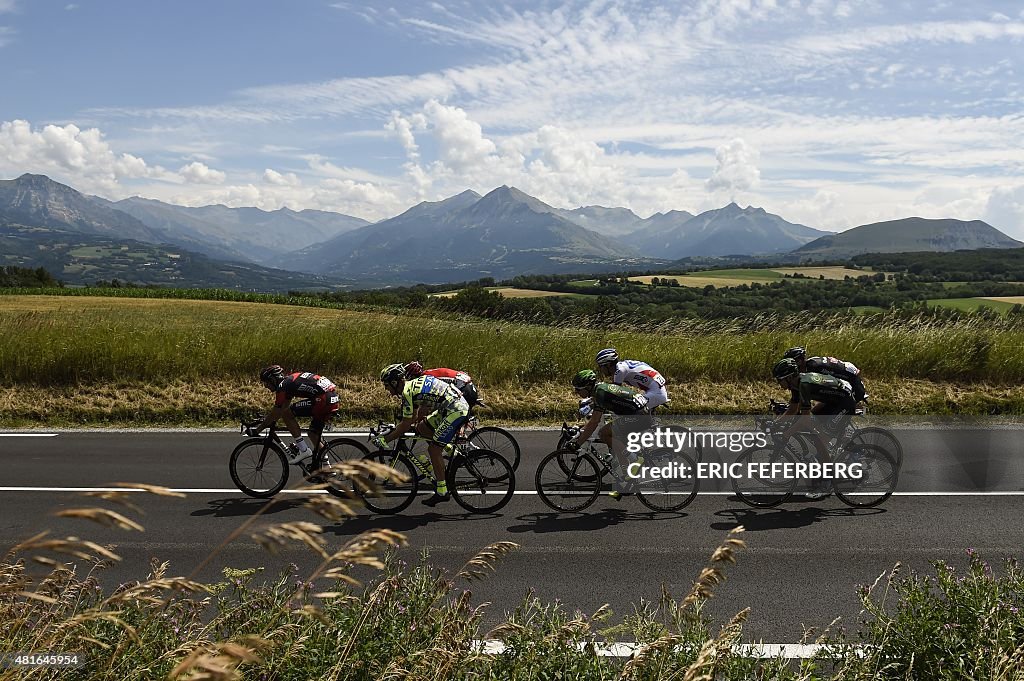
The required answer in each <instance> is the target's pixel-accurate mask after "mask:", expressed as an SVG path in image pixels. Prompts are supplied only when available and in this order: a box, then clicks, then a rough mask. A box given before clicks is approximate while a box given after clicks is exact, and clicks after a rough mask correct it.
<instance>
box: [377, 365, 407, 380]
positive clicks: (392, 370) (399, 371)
mask: <svg viewBox="0 0 1024 681" xmlns="http://www.w3.org/2000/svg"><path fill="white" fill-rule="evenodd" d="M404 380H405V365H404V364H389V365H388V366H386V367H384V370H383V371H381V372H380V382H381V383H383V384H384V385H387V384H389V383H396V382H398V381H404Z"/></svg>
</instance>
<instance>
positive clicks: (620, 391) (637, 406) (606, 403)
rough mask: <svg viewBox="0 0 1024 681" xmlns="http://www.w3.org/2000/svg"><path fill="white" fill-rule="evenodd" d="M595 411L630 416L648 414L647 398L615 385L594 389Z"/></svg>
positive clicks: (605, 385) (600, 386)
mask: <svg viewBox="0 0 1024 681" xmlns="http://www.w3.org/2000/svg"><path fill="white" fill-rule="evenodd" d="M594 411H599V412H602V413H609V412H610V413H612V414H618V415H620V416H628V415H632V414H644V413H646V412H647V398H646V397H644V396H643V394H641V393H638V392H637V391H635V390H630V389H629V388H625V387H623V386H621V385H615V384H614V383H598V384H597V385H596V386H595V387H594Z"/></svg>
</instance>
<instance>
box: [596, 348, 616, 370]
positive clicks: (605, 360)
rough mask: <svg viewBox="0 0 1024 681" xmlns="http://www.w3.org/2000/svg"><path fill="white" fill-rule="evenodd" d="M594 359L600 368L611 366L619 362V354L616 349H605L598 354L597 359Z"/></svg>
mask: <svg viewBox="0 0 1024 681" xmlns="http://www.w3.org/2000/svg"><path fill="white" fill-rule="evenodd" d="M594 359H595V361H596V362H597V364H598V366H600V365H602V364H611V363H613V362H618V361H619V353H617V352H616V351H615V348H605V349H604V350H602V351H601V352H599V353H597V357H595V358H594Z"/></svg>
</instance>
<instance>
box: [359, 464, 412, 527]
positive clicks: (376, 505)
mask: <svg viewBox="0 0 1024 681" xmlns="http://www.w3.org/2000/svg"><path fill="white" fill-rule="evenodd" d="M365 458H366V460H367V461H373V462H376V463H379V464H383V465H385V466H388V467H390V468H392V469H394V471H395V473H396V474H397V475H394V476H392V475H388V474H386V473H385V474H380V475H367V476H366V477H365V485H362V484H359V483H360V482H363V481H362V480H356V481H355V482H356V488H357V492H358V494H359V496H360V497H361V498H362V500H363V504H364V505H365V506H366V508H368V509H369V510H371V511H373V512H374V513H381V514H384V515H392V514H395V513H401V512H402V511H404V510H405V509H406V508H408V506H409V504H411V503H412V501H413V499H415V498H416V491H417V490H418V489H419V486H420V483H419V479H418V478H417V476H416V467H415V465H413V463H412V461H410V460H409V457H407V456H406V455H405V454H404V453H403V452H397V453H396V452H395V451H394V450H391V449H382V450H380V451H376V452H371V453H370V454H367V455H366V457H365ZM399 477H404V478H405V480H404V481H403V480H401V479H399Z"/></svg>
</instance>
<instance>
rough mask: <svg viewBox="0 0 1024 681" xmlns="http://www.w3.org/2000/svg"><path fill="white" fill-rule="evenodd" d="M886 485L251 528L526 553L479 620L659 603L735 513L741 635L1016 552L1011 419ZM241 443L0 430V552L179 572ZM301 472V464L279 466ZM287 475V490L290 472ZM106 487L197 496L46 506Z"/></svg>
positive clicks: (496, 584)
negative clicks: (56, 554) (56, 550)
mask: <svg viewBox="0 0 1024 681" xmlns="http://www.w3.org/2000/svg"><path fill="white" fill-rule="evenodd" d="M516 435H517V437H518V439H519V441H520V444H521V446H522V448H523V451H524V458H523V463H522V465H521V467H520V475H519V476H518V488H519V489H520V490H521V491H526V492H528V491H530V490H532V489H533V472H534V470H535V468H536V464H537V462H538V461H539V459H540V457H541V456H543V455H544V454H545V453H547V452H548V451H550V449H551V448H552V446H553V444H554V441H555V440H556V439H557V433H553V432H542V431H523V432H517V433H516ZM898 435H899V436H900V438H901V441H902V442H903V445H904V450H905V461H904V468H903V471H902V473H901V477H900V488H899V490H898V493H897V495H895V496H893V497H892V498H891V499H889V501H888V502H887V503H886V504H885V505H884V506H883V507H882V508H878V509H865V510H854V509H849V508H847V507H845V506H843V505H842V504H841V502H839V501H838V500H837V499H835V498H834V497H831V498H828V499H825V500H823V501H820V502H806V501H804V502H794V503H791V504H788V505H786V506H784V507H782V508H777V509H768V510H756V509H752V508H749V507H747V506H745V505H743V504H742V503H740V502H739V501H738V500H736V499H735V498H733V497H731V496H729V495H728V494H701V495H700V496H699V497H698V498H697V499H696V500H695V501H694V502H693V504H691V505H690V506H688V507H687V508H686V509H684V512H682V513H680V514H676V515H653V514H650V513H648V512H646V509H645V508H644V507H642V506H641V505H640V504H639V502H637V501H636V500H635V499H628V498H627V499H624V500H623V501H621V502H614V501H612V500H610V499H607V498H602V499H601V500H599V501H598V502H597V503H596V504H595V505H594V506H592V507H591V508H590V509H588V511H587V512H585V513H583V514H578V515H556V514H553V513H552V512H550V510H549V509H548V508H547V507H546V506H544V505H543V504H542V503H541V501H540V500H539V499H538V498H537V497H536V496H535V495H532V494H517V495H516V497H515V498H514V499H513V500H512V502H511V503H510V504H509V505H508V506H506V507H505V508H504V509H503V510H502V511H501V512H500V513H499V514H496V515H493V516H486V517H480V516H467V515H465V514H464V513H463V512H462V509H461V508H460V507H458V506H457V505H455V504H454V502H453V503H450V504H445V505H442V506H440V507H438V508H436V509H429V508H427V507H424V506H422V505H421V504H419V503H418V502H417V503H415V504H414V505H413V506H411V507H410V508H409V509H407V511H406V512H405V513H403V514H402V515H400V516H395V517H381V516H369V515H361V516H359V517H357V518H355V519H352V520H348V521H346V522H343V523H330V522H327V521H323V520H322V519H320V518H318V517H317V516H313V515H312V514H311V513H310V512H309V511H307V510H305V509H303V508H302V507H301V504H302V503H303V500H304V498H303V497H302V496H300V495H295V494H285V495H281V497H279V499H280V501H279V502H278V503H277V504H275V505H274V506H273V507H272V508H271V509H270V510H269V511H268V512H266V513H265V517H264V518H262V519H260V520H259V522H260V523H264V522H265V523H278V522H284V521H290V520H313V521H314V522H322V523H325V524H326V529H325V536H326V537H327V539H328V542H329V545H330V546H332V547H333V546H337V545H339V544H340V543H341V542H344V541H345V540H347V539H349V538H350V537H352V536H354V535H356V534H358V533H359V532H362V531H364V530H367V529H371V528H377V527H386V528H391V529H394V530H397V531H400V532H403V533H405V534H406V535H407V537H408V541H409V547H408V548H407V549H405V550H404V551H405V554H406V555H405V558H406V560H415V559H416V557H417V555H418V553H419V552H420V551H422V550H428V551H429V552H430V555H431V561H432V562H433V563H434V564H435V565H438V566H440V567H444V568H448V569H458V568H459V567H460V566H461V565H462V564H463V563H464V562H465V561H466V560H468V559H469V558H470V557H472V556H473V555H474V554H475V553H476V551H477V550H478V549H480V548H481V547H483V546H485V545H486V544H489V543H492V542H495V541H499V540H508V541H514V542H516V543H518V544H520V545H521V546H522V548H521V549H520V550H519V551H517V552H515V553H513V554H511V555H509V556H507V557H506V558H505V559H503V561H502V562H501V563H500V565H499V567H498V573H497V574H496V575H495V576H493V577H491V578H489V579H488V580H486V581H484V582H483V583H479V584H476V585H474V586H473V587H472V589H473V591H474V595H475V600H476V601H477V602H489V603H491V605H490V606H489V612H490V615H489V619H491V620H492V621H493V620H495V619H497V618H498V617H500V614H501V612H502V611H504V610H508V609H511V608H514V607H515V606H516V605H517V604H518V603H519V602H520V601H521V599H522V598H523V597H524V595H525V594H526V593H527V591H528V590H530V589H533V590H534V591H535V592H536V594H537V595H539V596H540V597H542V598H544V599H549V600H553V599H556V598H557V599H560V600H561V601H562V602H563V603H566V604H567V605H569V606H570V607H572V608H579V609H581V610H584V611H593V610H596V609H597V608H598V607H600V606H601V605H602V604H604V603H609V604H610V605H611V606H612V608H613V609H614V610H615V612H616V613H618V614H619V615H623V614H628V613H630V612H632V610H633V607H634V605H635V604H638V603H639V602H640V601H641V599H647V600H656V599H657V598H658V597H659V595H660V594H661V589H662V584H664V585H666V586H667V587H668V589H669V590H670V591H671V592H672V593H675V594H677V595H682V594H684V593H685V592H686V591H687V590H688V589H689V587H690V585H691V583H692V580H693V579H694V578H695V577H696V575H697V574H698V573H699V571H700V569H701V568H702V567H703V566H704V565H705V564H706V563H707V560H708V557H709V556H710V555H711V552H712V551H713V550H714V548H715V547H716V546H717V545H718V544H719V543H720V542H721V540H722V539H723V538H724V537H725V534H726V532H727V531H728V530H730V529H732V528H733V527H736V526H737V525H743V526H744V527H745V528H746V530H747V532H746V535H745V537H744V538H745V540H746V541H747V543H748V549H747V550H746V551H744V552H742V553H741V554H740V556H739V563H738V565H735V566H731V567H730V568H729V570H728V580H727V581H726V583H725V584H723V585H722V586H720V587H719V588H718V591H717V593H716V596H715V598H714V599H713V601H712V603H711V606H710V608H709V610H708V612H709V613H710V614H711V615H712V616H714V617H715V618H717V619H719V620H720V621H725V620H727V619H728V617H730V616H731V615H732V614H734V613H735V612H736V611H738V610H740V609H742V608H745V607H750V608H752V612H751V615H750V618H749V620H748V622H747V625H746V629H745V630H746V636H745V638H746V639H747V640H750V641H756V640H764V641H768V642H772V643H788V642H796V641H798V640H799V639H800V637H801V635H802V633H803V631H804V628H805V627H819V628H820V627H823V626H825V625H827V624H828V623H829V622H831V621H832V620H833V619H834V618H835V617H837V616H841V617H842V618H843V622H844V623H845V624H846V626H847V627H848V628H855V626H856V623H857V621H858V613H859V602H858V599H857V594H856V590H857V585H860V584H870V583H871V582H873V581H874V579H875V578H876V577H877V576H878V575H879V574H880V573H881V572H882V571H884V570H886V569H888V568H890V567H891V566H892V565H893V564H894V563H896V562H897V561H900V562H902V563H903V564H904V565H905V566H908V567H911V568H917V569H920V570H928V569H929V562H930V561H933V560H937V559H944V560H947V561H950V562H953V563H954V564H957V565H962V564H964V563H965V562H966V557H965V549H966V548H968V547H973V548H975V549H977V550H978V551H980V552H981V553H982V554H983V555H984V556H985V557H986V558H988V559H990V560H993V561H997V560H999V559H1001V558H1002V557H1004V556H1017V557H1018V558H1019V557H1021V553H1022V550H1021V547H1022V546H1024V523H1022V521H1021V511H1022V510H1024V503H1022V502H1024V457H1022V456H1021V450H1022V436H1024V431H1021V430H1016V429H1012V428H1005V429H991V430H975V431H967V430H962V431H943V432H932V431H924V430H919V431H905V432H901V433H898ZM237 442H238V435H237V434H235V435H233V434H230V433H185V432H176V433H161V432H143V433H99V432H78V433H60V434H57V435H56V436H53V437H28V436H26V435H25V434H14V436H0V470H2V471H3V472H2V474H0V476H2V477H0V550H6V548H7V547H9V546H10V545H13V544H15V543H17V541H19V540H21V539H24V538H26V537H28V536H31V535H32V534H34V533H36V532H38V531H40V530H43V529H49V530H51V531H52V532H53V533H54V534H58V535H61V536H64V535H68V534H72V535H78V536H83V537H88V538H91V539H94V540H97V541H100V542H111V543H115V544H117V547H118V548H117V551H118V552H119V553H120V554H121V555H122V556H123V558H124V560H123V562H122V563H121V564H118V565H117V566H115V567H113V568H110V570H109V571H108V572H107V573H106V575H105V577H104V579H105V581H107V582H109V583H117V582H121V581H126V580H129V579H137V578H141V577H142V576H144V574H145V570H146V568H147V567H148V565H149V562H150V559H151V558H152V557H155V558H158V559H160V560H170V561H171V566H172V567H171V571H172V573H174V574H188V573H189V572H191V571H192V570H193V569H194V568H195V567H196V566H197V565H199V564H200V563H201V562H202V561H203V559H204V558H206V557H207V556H208V555H209V554H210V552H211V551H212V550H213V549H214V548H215V547H216V546H217V545H219V544H220V543H221V542H222V540H223V539H224V538H225V537H227V536H228V535H229V534H230V533H231V532H232V531H233V530H234V529H235V528H237V527H238V526H239V524H240V523H242V522H244V521H245V520H246V519H247V518H248V517H249V516H251V515H252V514H253V513H254V512H256V511H257V510H258V509H259V508H260V507H261V506H262V503H263V502H261V501H259V500H256V499H248V498H246V497H244V496H243V495H242V494H240V493H239V492H237V491H236V490H234V488H233V485H232V483H231V480H230V477H229V475H228V471H227V457H228V454H229V453H230V451H231V449H232V448H233V446H234V445H235V444H236V443H237ZM293 471H297V469H293ZM295 478H297V476H293V484H294V483H297V482H298V481H297V480H296V479H295ZM111 482H145V483H152V484H158V485H163V486H166V487H171V488H176V489H187V490H195V491H191V492H189V493H188V495H187V496H186V497H185V498H183V499H172V498H162V497H155V496H151V495H143V494H139V495H138V496H137V499H136V498H135V497H133V500H136V501H137V503H138V504H139V505H140V506H142V508H143V509H144V511H145V514H144V515H141V516H133V517H136V518H137V519H138V520H139V521H140V522H141V523H142V524H143V525H144V526H145V532H143V533H137V532H125V531H119V530H112V529H106V528H102V527H99V526H97V525H94V524H92V523H88V522H86V521H82V520H73V519H60V518H54V517H52V514H53V513H54V512H55V511H58V510H60V509H63V508H71V507H80V506H89V505H94V503H95V501H96V500H90V499H85V498H83V497H81V496H80V493H79V492H78V491H66V490H65V489H63V488H73V489H74V490H82V489H83V488H92V487H103V486H105V485H107V484H109V483H111ZM291 562H294V563H297V564H298V565H299V566H300V568H304V569H309V568H310V567H311V566H312V565H313V564H314V560H313V558H312V557H311V556H310V554H308V552H305V551H303V550H301V549H296V550H294V551H286V552H285V553H283V554H282V555H280V556H270V555H269V554H267V553H266V552H265V551H264V550H263V549H262V548H260V547H259V546H258V545H257V544H256V543H255V542H254V541H252V540H251V539H249V538H248V537H247V536H246V537H243V538H241V539H239V540H237V541H235V542H233V543H231V544H229V545H228V546H227V547H225V548H224V549H223V550H222V552H221V553H220V555H219V556H218V557H217V558H216V559H215V560H214V561H212V563H211V565H210V567H208V568H206V569H204V570H202V571H201V573H200V575H199V576H200V577H201V578H204V579H210V580H216V579H217V578H218V577H219V570H220V567H222V566H225V565H229V566H232V567H249V566H257V565H264V566H267V567H268V570H269V571H275V570H276V569H278V568H280V567H284V566H285V565H287V564H288V563H291Z"/></svg>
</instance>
